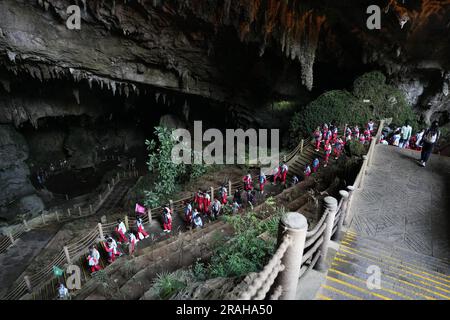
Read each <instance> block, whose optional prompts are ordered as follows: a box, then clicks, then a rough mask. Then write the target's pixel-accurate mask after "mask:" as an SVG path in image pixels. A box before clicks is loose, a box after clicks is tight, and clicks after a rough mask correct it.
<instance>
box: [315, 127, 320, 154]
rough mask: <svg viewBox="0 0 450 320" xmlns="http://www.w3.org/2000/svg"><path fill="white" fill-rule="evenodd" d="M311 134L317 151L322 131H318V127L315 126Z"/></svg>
mask: <svg viewBox="0 0 450 320" xmlns="http://www.w3.org/2000/svg"><path fill="white" fill-rule="evenodd" d="M313 135H314V141H315V146H316V151H319V150H320V142H321V141H322V132H321V131H320V127H317V128H316V130H315V131H314V133H313Z"/></svg>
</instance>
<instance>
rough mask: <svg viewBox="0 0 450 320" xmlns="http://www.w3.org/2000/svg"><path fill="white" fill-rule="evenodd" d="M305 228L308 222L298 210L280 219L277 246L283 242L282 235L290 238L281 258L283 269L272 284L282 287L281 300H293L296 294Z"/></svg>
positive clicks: (306, 228)
mask: <svg viewBox="0 0 450 320" xmlns="http://www.w3.org/2000/svg"><path fill="white" fill-rule="evenodd" d="M307 230H308V222H307V220H306V218H305V217H304V216H303V215H302V214H300V213H298V212H288V213H286V214H285V215H283V217H282V218H281V220H280V224H279V227H278V246H279V245H280V244H281V243H282V242H283V239H284V237H286V236H289V237H290V239H291V244H290V245H289V247H288V248H287V250H286V252H285V253H284V255H283V258H282V259H281V264H282V265H284V270H283V271H281V272H280V273H279V274H278V276H277V278H276V279H275V285H274V287H277V286H281V287H282V293H281V296H280V299H281V300H294V299H295V296H296V294H297V284H298V278H299V276H300V267H301V264H302V257H303V250H304V248H305V240H306V232H307Z"/></svg>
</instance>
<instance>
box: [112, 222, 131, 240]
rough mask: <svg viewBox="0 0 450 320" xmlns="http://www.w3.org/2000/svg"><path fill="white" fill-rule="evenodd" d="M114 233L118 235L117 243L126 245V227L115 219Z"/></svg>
mask: <svg viewBox="0 0 450 320" xmlns="http://www.w3.org/2000/svg"><path fill="white" fill-rule="evenodd" d="M115 231H116V233H117V235H118V241H117V242H119V243H125V244H128V239H127V237H126V236H125V234H126V233H127V227H126V226H125V223H123V221H122V219H117V226H116V228H115Z"/></svg>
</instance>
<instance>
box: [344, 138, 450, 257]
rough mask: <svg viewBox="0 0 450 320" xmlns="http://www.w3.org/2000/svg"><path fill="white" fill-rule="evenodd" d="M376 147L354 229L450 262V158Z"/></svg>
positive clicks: (355, 207)
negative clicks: (420, 160) (424, 159)
mask: <svg viewBox="0 0 450 320" xmlns="http://www.w3.org/2000/svg"><path fill="white" fill-rule="evenodd" d="M419 157H420V153H419V152H416V151H412V150H405V149H398V148H395V147H390V146H381V145H379V146H377V148H376V150H375V153H374V159H373V162H372V167H371V168H370V169H369V170H368V174H367V176H366V178H365V180H364V186H363V188H362V189H361V190H359V191H358V192H356V194H355V197H354V201H353V204H352V212H354V216H353V217H354V218H353V220H352V221H351V224H350V229H351V230H353V231H355V232H356V233H357V234H360V235H367V236H371V237H375V238H377V239H382V240H384V241H387V242H390V243H391V244H392V245H393V246H394V247H401V248H405V249H409V250H412V251H415V252H417V253H421V254H425V255H429V256H433V257H437V258H443V259H448V258H449V257H450V245H449V238H450V237H449V231H450V228H449V226H450V225H449V220H450V216H449V214H448V213H449V212H450V158H448V157H441V156H437V155H432V157H431V159H430V161H429V162H428V163H427V166H426V167H425V168H423V167H421V166H419V165H418V163H417V161H415V160H416V159H418V158H419Z"/></svg>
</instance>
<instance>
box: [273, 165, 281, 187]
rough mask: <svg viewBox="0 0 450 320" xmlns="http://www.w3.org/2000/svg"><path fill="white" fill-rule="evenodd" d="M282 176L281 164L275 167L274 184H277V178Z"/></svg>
mask: <svg viewBox="0 0 450 320" xmlns="http://www.w3.org/2000/svg"><path fill="white" fill-rule="evenodd" d="M280 177H281V170H280V167H279V166H276V167H275V168H274V169H273V184H277V179H278V178H280Z"/></svg>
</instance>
